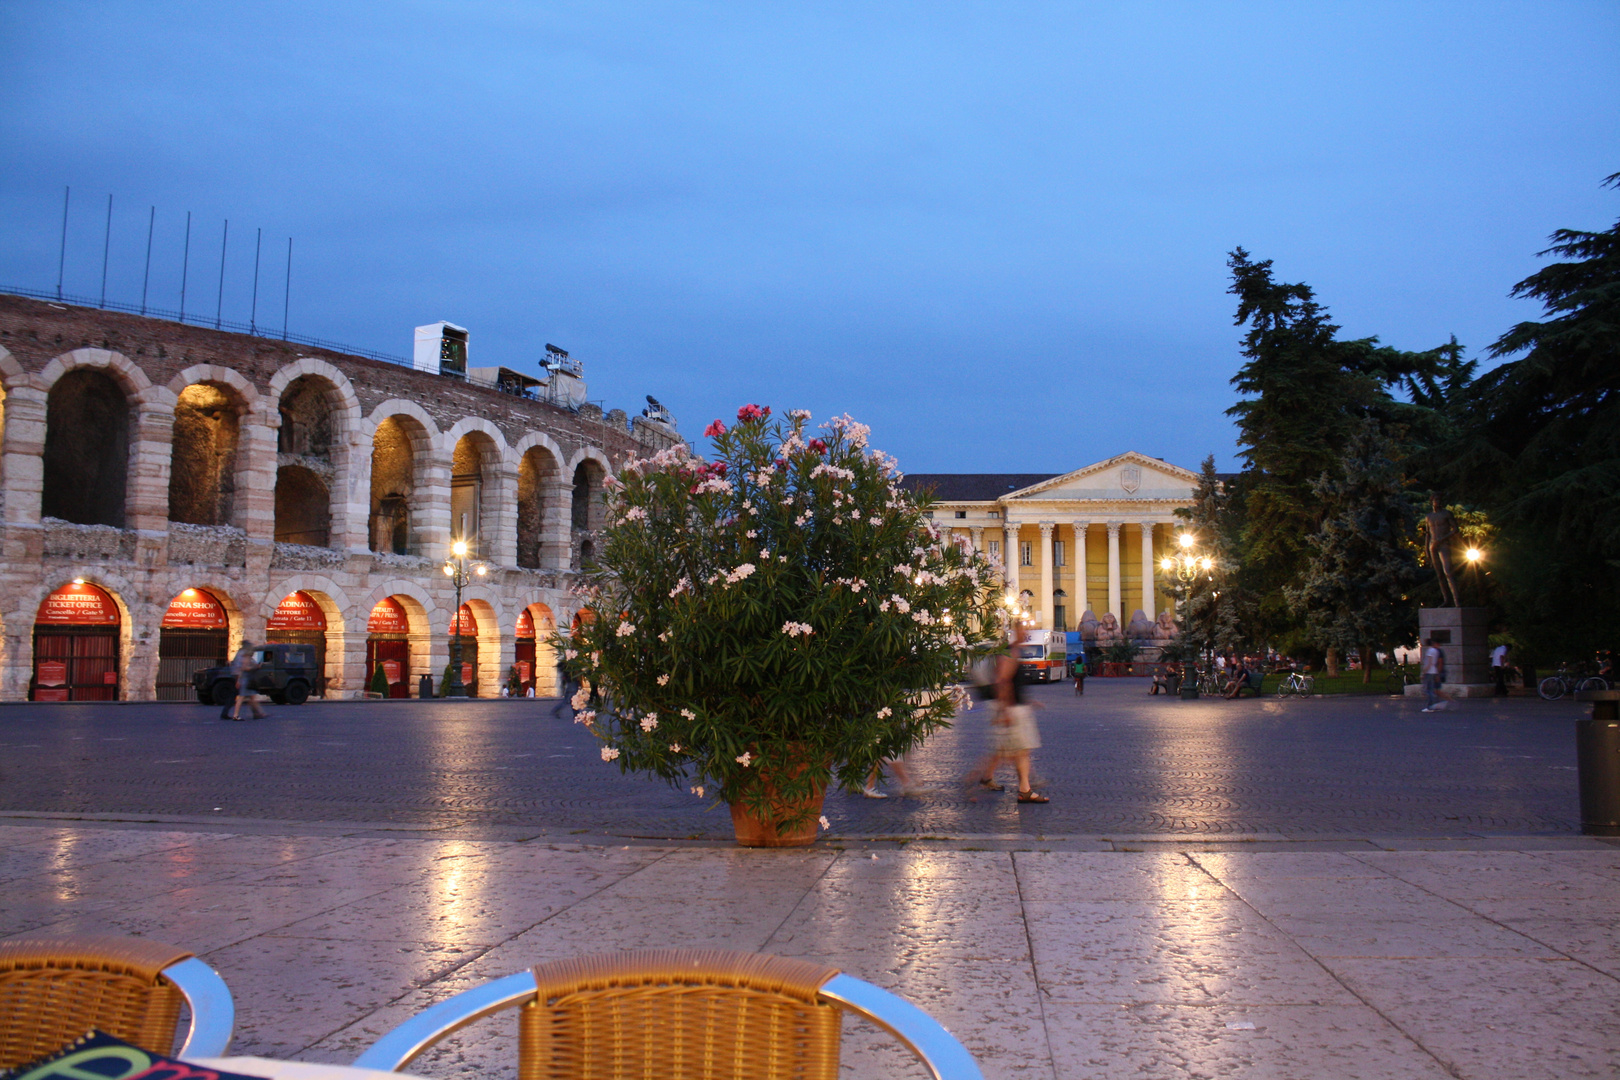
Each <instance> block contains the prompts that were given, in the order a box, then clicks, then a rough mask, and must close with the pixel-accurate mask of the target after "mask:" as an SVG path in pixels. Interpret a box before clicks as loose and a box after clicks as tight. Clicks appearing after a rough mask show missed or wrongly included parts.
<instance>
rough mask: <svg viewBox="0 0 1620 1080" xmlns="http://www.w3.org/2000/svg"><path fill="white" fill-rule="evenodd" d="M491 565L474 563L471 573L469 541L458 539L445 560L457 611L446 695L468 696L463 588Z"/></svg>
mask: <svg viewBox="0 0 1620 1080" xmlns="http://www.w3.org/2000/svg"><path fill="white" fill-rule="evenodd" d="M487 573H489V567H487V566H485V565H484V564H483V563H474V564H473V566H472V571H471V573H469V572H468V569H467V541H465V540H457V541H456V542H455V543H453V544H451V545H450V557H449V558H448V559H446V560H445V561H444V576H445V577H447V578H449V579H450V580H451V581H452V582H453V583H454V584H455V586H456V613H455V615H454V616H453V618H454V619H455V624H454V631H453V632H452V633H451V635H450V681H449V682H448V683H446V684H445V687H444V696H445V697H447V698H451V697H466V696H467V687H466V684H464V683H463V682H462V681H461V590H462V589H464V588H466V587H467V583H468V582H469V581H471V580H472V579H473V577H474V576H477V577H483V576H484V575H485V574H487Z"/></svg>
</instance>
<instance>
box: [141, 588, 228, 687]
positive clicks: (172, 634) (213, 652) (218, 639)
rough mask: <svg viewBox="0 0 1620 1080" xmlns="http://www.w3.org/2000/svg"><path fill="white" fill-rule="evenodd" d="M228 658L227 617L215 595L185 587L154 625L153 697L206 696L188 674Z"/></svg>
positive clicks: (190, 674) (218, 663) (216, 664)
mask: <svg viewBox="0 0 1620 1080" xmlns="http://www.w3.org/2000/svg"><path fill="white" fill-rule="evenodd" d="M229 660H230V619H229V617H228V616H227V615H226V613H225V605H224V604H222V603H220V601H219V597H217V596H215V595H214V594H213V593H211V592H209V591H208V590H206V589H185V590H183V591H181V593H180V595H178V596H176V597H175V598H174V599H173V600H170V601H169V609H168V610H167V611H165V612H164V613H163V621H162V623H160V624H159V626H158V673H157V699H158V700H159V701H190V700H192V699H193V698H198V699H199V700H207V699H204V698H201V697H200V696H199V694H198V692H197V689H196V687H195V686H194V685H193V684H192V681H191V677H192V676H193V675H195V674H196V673H197V672H199V671H202V670H204V669H206V668H211V667H215V666H218V665H220V664H225V663H228V662H229ZM203 692H204V693H207V689H206V688H205V689H204V691H203Z"/></svg>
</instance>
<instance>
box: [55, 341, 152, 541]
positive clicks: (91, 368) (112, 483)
mask: <svg viewBox="0 0 1620 1080" xmlns="http://www.w3.org/2000/svg"><path fill="white" fill-rule="evenodd" d="M79 351H80V352H97V353H104V350H100V349H96V350H88V349H81V350H79ZM106 355H113V354H106ZM59 359H60V358H58V360H59ZM58 360H53V361H51V364H52V365H54V364H56V363H58ZM142 377H143V378H144V375H143V376H142ZM128 387H129V381H128V380H125V379H120V378H118V377H117V375H116V374H115V373H114V372H113V369H112V368H111V367H110V365H108V364H89V363H87V364H76V365H73V366H71V367H64V368H63V369H62V370H61V371H60V372H58V373H57V375H56V377H55V378H52V379H51V381H50V383H49V386H48V389H47V390H46V401H45V445H44V452H43V458H44V460H43V476H42V488H41V492H40V513H41V514H42V515H43V516H45V517H54V518H60V519H61V520H63V521H71V522H74V523H75V524H79V525H111V526H113V527H114V528H120V529H121V528H123V527H124V523H125V520H126V509H127V503H128V496H129V471H130V470H129V466H130V459H131V458H132V457H133V456H134V455H133V453H132V450H133V447H132V445H131V444H132V443H133V442H134V432H135V427H136V424H135V416H134V411H135V410H134V404H135V403H134V401H133V400H132V396H131V394H130V392H129V388H128ZM143 389H144V388H143Z"/></svg>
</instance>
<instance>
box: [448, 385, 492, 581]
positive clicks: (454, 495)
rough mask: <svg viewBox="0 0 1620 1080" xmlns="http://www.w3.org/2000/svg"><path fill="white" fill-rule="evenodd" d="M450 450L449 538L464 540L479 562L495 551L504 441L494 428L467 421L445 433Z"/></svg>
mask: <svg viewBox="0 0 1620 1080" xmlns="http://www.w3.org/2000/svg"><path fill="white" fill-rule="evenodd" d="M443 442H444V445H445V446H446V447H448V448H449V450H450V537H451V539H452V540H466V541H467V543H468V547H469V549H470V550H471V551H472V552H474V553H475V554H476V555H477V556H478V557H479V558H485V559H487V558H490V557H491V556H492V555H493V554H494V551H495V537H496V530H497V529H498V527H499V523H500V519H501V517H502V516H503V515H502V513H501V507H500V495H501V486H502V476H501V473H502V467H503V466H504V464H505V460H506V449H507V448H506V440H505V438H504V437H503V436H502V435H501V431H500V429H499V428H497V427H496V426H495V425H494V424H491V423H490V422H489V421H487V420H484V419H482V418H479V417H466V418H464V419H462V420H461V421H460V422H458V423H457V424H456V425H455V427H453V428H451V429H450V430H449V431H447V432H445V434H444V439H443Z"/></svg>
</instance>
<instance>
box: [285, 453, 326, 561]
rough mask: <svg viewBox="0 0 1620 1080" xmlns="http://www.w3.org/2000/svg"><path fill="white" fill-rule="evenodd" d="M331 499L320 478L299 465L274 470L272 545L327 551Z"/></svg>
mask: <svg viewBox="0 0 1620 1080" xmlns="http://www.w3.org/2000/svg"><path fill="white" fill-rule="evenodd" d="M331 542H332V508H331V496H330V494H329V492H328V491H327V488H326V483H325V481H323V480H322V479H321V478H320V476H318V475H316V474H315V473H314V472H313V471H311V470H310V469H306V468H305V467H304V466H302V465H283V466H281V467H280V468H279V469H277V470H276V543H278V544H308V545H309V546H310V547H328V546H330V544H331Z"/></svg>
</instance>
